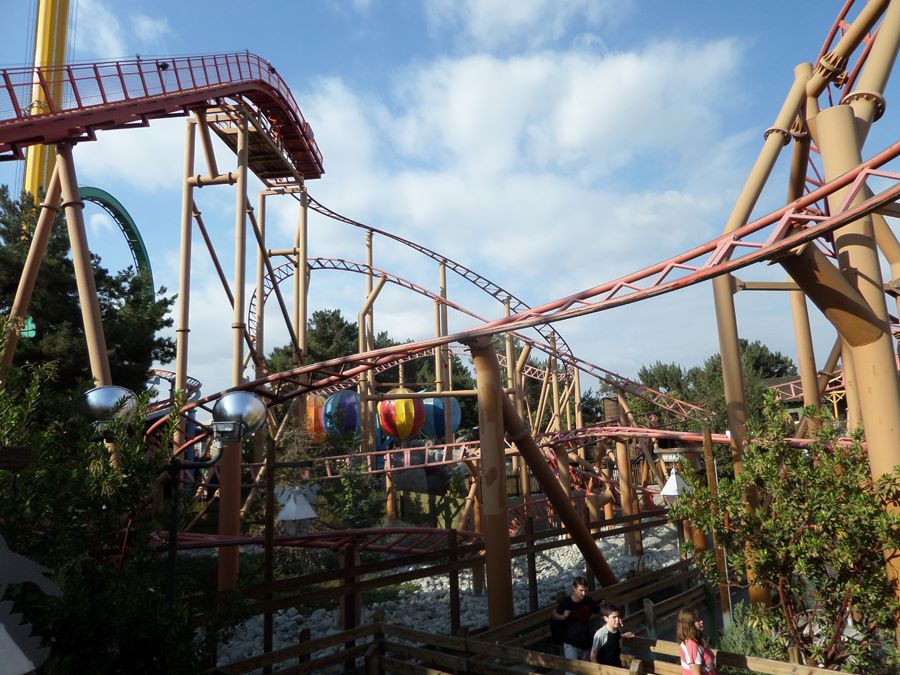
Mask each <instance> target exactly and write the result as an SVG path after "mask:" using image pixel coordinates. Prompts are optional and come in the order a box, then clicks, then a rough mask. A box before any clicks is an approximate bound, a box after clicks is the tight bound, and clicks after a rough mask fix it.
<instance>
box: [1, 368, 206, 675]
mask: <svg viewBox="0 0 900 675" xmlns="http://www.w3.org/2000/svg"><path fill="white" fill-rule="evenodd" d="M5 384H6V386H5V388H3V389H0V445H23V446H27V447H28V448H30V449H31V451H32V453H33V457H34V460H33V462H32V464H31V465H30V466H29V467H27V468H26V469H24V470H23V471H21V472H20V473H18V474H17V475H15V476H14V475H11V474H9V473H8V472H3V471H0V493H2V494H3V499H2V500H0V533H2V535H3V537H4V538H5V539H6V542H7V545H8V546H9V548H10V550H12V551H15V552H16V553H18V554H19V555H22V556H25V557H27V558H29V559H31V560H33V561H35V562H37V563H39V564H41V565H44V566H46V567H47V568H49V569H50V572H49V575H50V577H51V578H52V579H53V580H54V581H55V582H56V583H57V584H58V585H59V587H60V588H61V590H62V593H63V595H62V597H59V598H56V597H50V596H47V595H44V594H43V593H42V592H40V591H39V590H38V589H37V588H36V587H35V586H33V585H30V584H19V585H11V586H9V588H8V592H7V599H12V600H13V601H14V603H15V611H16V612H20V613H22V614H23V615H24V622H28V623H31V624H32V626H33V629H32V632H33V633H34V634H36V635H39V636H41V637H43V638H44V641H45V644H46V645H47V646H49V647H50V656H49V659H48V661H47V662H46V663H45V664H44V666H43V669H42V672H46V673H72V672H90V673H94V674H98V673H99V674H102V673H122V672H141V673H193V672H198V670H199V669H200V665H201V664H200V659H201V653H200V652H201V650H200V645H199V644H198V642H197V640H195V637H194V630H193V629H192V627H191V625H190V612H189V608H188V607H187V606H186V605H184V604H182V603H180V602H175V603H172V604H170V603H168V602H167V601H166V593H165V591H166V585H165V558H164V556H163V555H160V554H158V553H156V552H154V550H153V548H152V546H151V543H152V538H151V537H152V534H153V533H154V532H156V531H158V530H161V529H162V530H164V529H167V528H166V526H165V525H164V518H165V513H164V512H156V513H154V512H153V510H152V509H151V508H149V505H150V497H151V496H152V495H153V492H154V490H155V489H157V488H158V478H159V476H160V475H161V473H162V469H163V465H164V461H165V458H164V457H163V455H162V454H161V453H152V452H151V453H149V454H148V451H147V448H146V447H145V445H144V444H143V424H142V423H141V420H142V419H143V413H144V407H143V404H142V405H141V406H140V409H139V410H138V412H137V414H136V415H135V416H134V418H133V419H134V423H133V424H130V425H129V424H128V423H126V422H124V421H117V422H116V423H115V424H114V425H113V427H112V428H111V429H110V430H109V433H110V434H111V438H112V441H113V442H114V443H115V445H116V446H117V449H118V452H119V454H120V456H121V468H116V467H114V466H113V465H112V463H111V461H110V450H109V448H108V447H107V446H106V445H104V443H102V442H100V441H99V440H97V439H95V438H94V432H93V429H92V428H91V427H90V426H89V425H88V424H87V423H86V422H85V421H84V419H83V416H82V415H80V414H79V411H78V410H77V409H76V408H75V406H74V404H73V402H72V401H71V400H70V398H69V397H68V396H66V395H64V394H63V393H61V392H60V387H59V385H58V383H57V382H56V381H55V371H54V368H53V366H52V365H44V366H36V367H30V368H28V369H27V370H25V371H13V372H11V373H10V374H9V376H8V377H7V379H6V382H5Z"/></svg>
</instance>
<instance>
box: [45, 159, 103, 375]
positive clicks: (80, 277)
mask: <svg viewBox="0 0 900 675" xmlns="http://www.w3.org/2000/svg"><path fill="white" fill-rule="evenodd" d="M56 153H57V155H56V164H57V167H58V172H59V184H60V188H61V190H62V200H63V209H64V210H65V214H66V227H67V228H68V230H69V243H70V244H71V246H72V265H73V266H74V268H75V283H76V285H77V286H78V301H79V304H80V305H81V319H82V321H83V322H84V337H85V340H86V341H87V349H88V358H89V359H90V362H91V375H93V377H94V380H95V381H96V383H97V384H98V385H104V384H112V376H111V375H110V373H109V357H108V356H107V353H106V339H105V338H104V337H103V323H102V321H101V319H100V302H99V300H98V299H97V286H96V284H95V283H94V268H93V266H92V265H91V251H90V249H89V248H88V241H87V233H86V232H85V229H84V202H83V201H81V193H80V192H78V178H77V177H76V176H75V164H74V162H73V161H72V146H71V145H70V144H69V143H60V144H59V145H57V146H56Z"/></svg>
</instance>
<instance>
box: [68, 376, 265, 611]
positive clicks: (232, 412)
mask: <svg viewBox="0 0 900 675" xmlns="http://www.w3.org/2000/svg"><path fill="white" fill-rule="evenodd" d="M82 402H83V406H84V407H85V409H86V412H87V414H88V415H89V416H90V417H92V418H93V419H94V428H95V429H97V431H98V432H99V433H101V434H103V432H104V431H105V430H106V428H107V427H108V426H109V425H110V424H111V423H112V421H113V420H114V419H117V418H120V417H125V416H127V415H129V414H131V413H132V412H133V411H134V408H135V406H136V405H137V397H136V396H135V395H134V393H133V392H132V391H130V390H128V389H126V388H125V387H118V386H115V385H105V386H102V387H95V388H94V389H91V390H90V391H87V392H85V393H84V394H83V395H82ZM212 417H213V421H212V433H213V438H212V446H213V454H212V456H211V457H209V458H208V459H205V460H201V461H190V462H185V461H182V460H180V459H179V458H178V457H173V458H172V459H171V461H169V463H168V464H166V465H165V467H164V468H165V469H166V471H167V472H168V474H169V493H170V497H171V500H172V507H171V508H172V511H171V519H170V522H169V541H168V561H167V570H168V585H167V588H166V599H167V600H168V602H169V603H170V604H171V603H173V602H174V600H175V563H176V558H177V552H178V541H177V539H178V502H179V498H180V497H179V479H178V478H179V474H180V473H181V471H183V470H185V469H208V468H210V467H212V466H214V465H215V464H216V463H217V462H218V461H219V460H220V459H222V456H223V454H224V453H223V447H224V445H225V444H227V443H237V442H240V441H241V440H242V439H244V438H246V437H249V436H251V435H253V434H254V433H256V431H257V430H258V429H259V428H260V427H261V426H262V424H263V422H265V419H266V404H265V403H263V401H262V399H260V398H259V396H257V395H256V394H253V393H250V392H248V391H231V392H228V393H226V394H224V395H223V396H221V397H220V398H219V400H218V401H216V404H215V406H213V411H212Z"/></svg>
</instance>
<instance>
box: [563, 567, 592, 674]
mask: <svg viewBox="0 0 900 675" xmlns="http://www.w3.org/2000/svg"><path fill="white" fill-rule="evenodd" d="M598 611H600V606H599V605H598V604H597V603H596V602H595V601H594V599H593V598H592V597H591V596H589V595H588V594H587V581H585V579H584V577H575V578H574V579H573V580H572V591H571V593H570V594H569V595H568V596H566V597H564V598H563V599H562V600H560V601H559V603H558V604H557V605H556V609H555V610H554V611H553V615H552V618H553V620H554V621H564V622H565V624H564V625H563V656H564V657H565V658H567V659H570V660H581V661H587V660H588V657H589V654H590V648H591V615H592V614H596V613H597V612H598Z"/></svg>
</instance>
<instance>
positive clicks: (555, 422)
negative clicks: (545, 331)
mask: <svg viewBox="0 0 900 675" xmlns="http://www.w3.org/2000/svg"><path fill="white" fill-rule="evenodd" d="M550 349H552V350H553V354H552V355H551V356H550V360H549V362H548V365H549V366H550V385H551V392H552V394H553V419H552V420H550V425H549V426H548V427H547V431H560V430H561V429H562V418H561V417H560V407H559V372H558V371H557V367H558V361H557V359H556V338H555V337H554V336H552V335H551V336H550Z"/></svg>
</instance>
